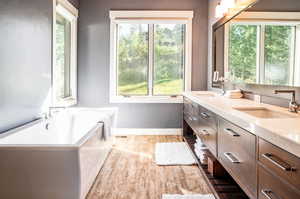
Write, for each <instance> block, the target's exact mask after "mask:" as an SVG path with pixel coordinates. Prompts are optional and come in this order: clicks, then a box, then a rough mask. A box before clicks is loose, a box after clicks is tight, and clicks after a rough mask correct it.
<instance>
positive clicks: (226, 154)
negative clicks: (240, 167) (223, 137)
mask: <svg viewBox="0 0 300 199" xmlns="http://www.w3.org/2000/svg"><path fill="white" fill-rule="evenodd" d="M224 155H225V157H226V158H227V159H228V160H229V161H230V162H231V163H235V164H238V163H241V162H240V161H239V160H238V159H237V158H236V157H234V155H233V154H232V153H228V152H226V153H224Z"/></svg>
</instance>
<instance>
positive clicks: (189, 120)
mask: <svg viewBox="0 0 300 199" xmlns="http://www.w3.org/2000/svg"><path fill="white" fill-rule="evenodd" d="M183 119H184V120H185V121H186V122H187V123H188V125H189V126H190V127H191V128H192V129H193V130H194V131H195V130H196V118H195V117H193V116H191V115H189V114H187V113H184V115H183Z"/></svg>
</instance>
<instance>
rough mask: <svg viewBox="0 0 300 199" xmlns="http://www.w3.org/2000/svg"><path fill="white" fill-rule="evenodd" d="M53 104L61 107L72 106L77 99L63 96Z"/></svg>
mask: <svg viewBox="0 0 300 199" xmlns="http://www.w3.org/2000/svg"><path fill="white" fill-rule="evenodd" d="M54 104H55V106H63V107H70V106H74V105H76V104H77V100H76V99H75V98H72V97H70V98H65V99H62V100H60V101H56V102H55V103H54Z"/></svg>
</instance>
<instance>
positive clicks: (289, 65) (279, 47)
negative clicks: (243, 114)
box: [224, 12, 300, 86]
mask: <svg viewBox="0 0 300 199" xmlns="http://www.w3.org/2000/svg"><path fill="white" fill-rule="evenodd" d="M298 16H300V15H299V13H282V12H281V13H276V14H275V13H272V12H271V13H265V12H244V13H243V14H241V15H240V16H239V17H237V18H236V19H234V20H232V21H230V22H229V23H227V24H226V25H225V41H224V43H225V45H224V49H225V50H224V52H225V54H224V60H226V61H225V63H224V68H225V74H226V72H228V74H229V75H230V79H231V80H232V81H235V82H244V83H258V84H270V85H284V86H295V85H297V82H296V81H297V75H294V74H295V73H294V71H297V70H299V62H297V61H296V59H295V55H296V54H297V53H298V50H299V49H298V48H297V47H296V44H297V42H298V40H299V38H300V37H299V36H300V35H299V34H300V31H299V28H300V18H298ZM227 49H228V50H227ZM294 80H295V81H294Z"/></svg>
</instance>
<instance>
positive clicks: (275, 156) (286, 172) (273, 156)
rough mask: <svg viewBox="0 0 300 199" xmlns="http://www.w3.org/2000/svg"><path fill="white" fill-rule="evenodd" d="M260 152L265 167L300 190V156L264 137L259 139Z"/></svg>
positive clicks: (260, 158)
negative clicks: (267, 140)
mask: <svg viewBox="0 0 300 199" xmlns="http://www.w3.org/2000/svg"><path fill="white" fill-rule="evenodd" d="M258 152H259V157H258V159H259V161H260V162H261V163H262V164H263V165H264V166H265V167H267V168H268V169H270V170H271V171H272V172H274V173H275V174H276V175H278V176H280V177H281V178H282V179H285V180H286V181H288V182H289V183H291V184H292V185H294V186H295V187H297V188H298V189H299V190H300V158H298V157H296V156H294V155H293V154H290V153H288V152H287V151H284V150H283V149H281V148H279V147H277V146H275V145H273V144H271V143H269V142H266V141H265V140H263V139H259V142H258Z"/></svg>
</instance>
